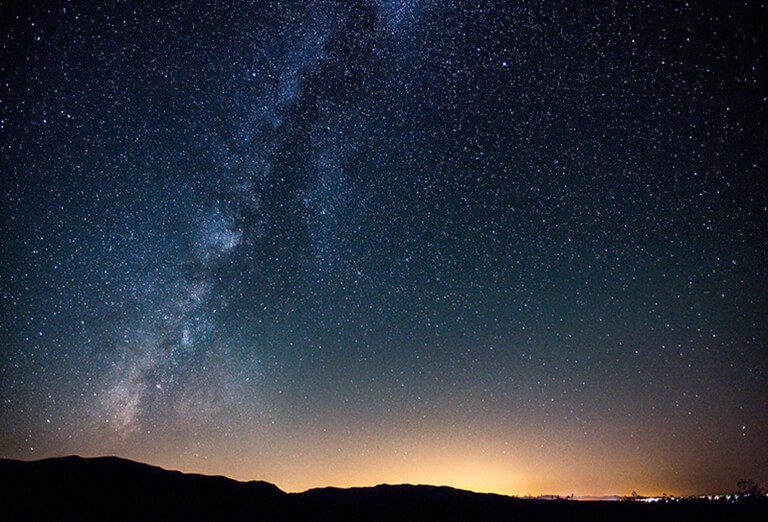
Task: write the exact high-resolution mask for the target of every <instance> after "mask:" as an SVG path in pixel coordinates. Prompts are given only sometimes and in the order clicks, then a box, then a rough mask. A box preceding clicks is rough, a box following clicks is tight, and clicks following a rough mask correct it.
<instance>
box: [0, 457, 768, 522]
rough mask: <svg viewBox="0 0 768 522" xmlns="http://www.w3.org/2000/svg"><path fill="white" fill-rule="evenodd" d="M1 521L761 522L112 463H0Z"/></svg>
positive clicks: (710, 506) (700, 511) (753, 516)
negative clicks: (283, 485) (297, 484)
mask: <svg viewBox="0 0 768 522" xmlns="http://www.w3.org/2000/svg"><path fill="white" fill-rule="evenodd" d="M0 519H2V520H251V521H256V520H360V521H371V520H398V521H399V520H414V521H415V520H419V521H428V520H431V521H437V520H457V521H458V520H461V521H465V520H466V521H473V520H530V521H537V520H548V521H549V520H552V521H561V520H564V521H567V520H621V521H633V520H654V521H655V520H697V521H698V520H768V505H767V503H766V502H764V501H759V502H758V501H743V502H739V503H726V502H720V501H701V500H689V501H680V502H674V503H667V504H645V503H639V502H574V501H565V500H554V501H553V500H528V499H517V498H513V497H506V496H502V495H489V494H480V493H472V492H469V491H462V490H457V489H453V488H447V487H433V486H376V487H371V488H352V489H337V488H322V489H313V490H309V491H305V492H304V493H285V492H284V491H281V490H280V489H279V488H278V487H277V486H275V485H273V484H269V483H267V482H258V481H256V482H238V481H235V480H231V479H228V478H224V477H213V476H205V475H194V474H185V473H180V472H178V471H167V470H164V469H161V468H157V467H154V466H149V465H147V464H140V463H138V462H133V461H130V460H124V459H119V458H115V457H101V458H90V459H85V458H80V457H65V458H58V459H46V460H40V461H34V462H22V461H16V460H0Z"/></svg>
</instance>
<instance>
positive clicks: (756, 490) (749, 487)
mask: <svg viewBox="0 0 768 522" xmlns="http://www.w3.org/2000/svg"><path fill="white" fill-rule="evenodd" d="M736 487H737V488H738V491H739V495H749V496H750V497H759V496H761V495H762V494H763V491H764V490H763V488H761V487H760V485H759V484H758V483H757V482H755V481H754V480H752V479H741V480H740V481H738V482H737V483H736Z"/></svg>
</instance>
